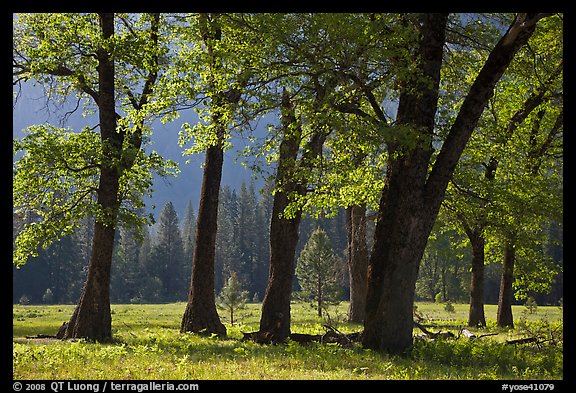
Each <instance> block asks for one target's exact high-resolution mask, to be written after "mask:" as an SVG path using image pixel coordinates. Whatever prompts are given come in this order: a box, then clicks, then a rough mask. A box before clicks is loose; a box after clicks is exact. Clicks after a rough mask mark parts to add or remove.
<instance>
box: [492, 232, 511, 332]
mask: <svg viewBox="0 0 576 393" xmlns="http://www.w3.org/2000/svg"><path fill="white" fill-rule="evenodd" d="M515 260H516V251H515V250H514V245H513V244H512V243H511V242H506V244H505V245H504V262H503V264H502V275H501V276H500V293H499V295H498V312H497V314H496V324H497V325H498V326H503V327H504V326H507V327H512V328H513V327H514V317H513V316H512V296H513V291H512V282H513V280H514V262H515Z"/></svg>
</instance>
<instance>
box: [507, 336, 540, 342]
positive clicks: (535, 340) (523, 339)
mask: <svg viewBox="0 0 576 393" xmlns="http://www.w3.org/2000/svg"><path fill="white" fill-rule="evenodd" d="M534 342H538V339H537V338H536V337H526V338H518V339H516V340H506V344H528V343H534Z"/></svg>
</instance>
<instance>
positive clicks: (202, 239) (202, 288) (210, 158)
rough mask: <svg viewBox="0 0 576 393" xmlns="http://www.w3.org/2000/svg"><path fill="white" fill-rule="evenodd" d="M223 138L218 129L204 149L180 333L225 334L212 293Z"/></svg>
mask: <svg viewBox="0 0 576 393" xmlns="http://www.w3.org/2000/svg"><path fill="white" fill-rule="evenodd" d="M223 141H224V131H223V130H220V132H219V135H218V144H217V145H216V146H212V147H210V148H208V149H207V150H206V159H205V162H204V174H203V177H202V189H201V192H200V206H199V209H198V219H197V224H196V242H195V246H194V256H193V262H192V277H191V279H190V291H189V293H188V303H187V305H186V310H185V311H184V315H183V317H182V324H181V327H180V331H181V332H182V333H184V332H194V333H199V332H203V333H208V334H210V333H215V334H218V335H226V327H225V326H224V324H223V323H222V322H221V321H220V317H219V316H218V312H217V311H216V299H215V295H214V259H215V255H216V232H217V230H218V195H219V194H220V181H221V178H222V165H223V163H224V150H223V148H222V143H223Z"/></svg>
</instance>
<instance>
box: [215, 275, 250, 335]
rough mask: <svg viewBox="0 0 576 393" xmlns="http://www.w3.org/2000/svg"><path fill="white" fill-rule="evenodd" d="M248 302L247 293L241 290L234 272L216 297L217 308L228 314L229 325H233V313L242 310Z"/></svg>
mask: <svg viewBox="0 0 576 393" xmlns="http://www.w3.org/2000/svg"><path fill="white" fill-rule="evenodd" d="M247 300H248V291H245V290H243V289H242V286H241V285H240V281H239V280H238V275H237V274H236V272H232V273H231V274H230V278H228V281H227V282H226V285H224V287H223V288H222V291H221V292H220V296H218V306H219V307H220V308H222V309H224V310H226V311H228V312H229V313H230V323H231V324H232V325H234V312H235V311H237V310H240V309H242V308H244V304H245V303H246V301H247Z"/></svg>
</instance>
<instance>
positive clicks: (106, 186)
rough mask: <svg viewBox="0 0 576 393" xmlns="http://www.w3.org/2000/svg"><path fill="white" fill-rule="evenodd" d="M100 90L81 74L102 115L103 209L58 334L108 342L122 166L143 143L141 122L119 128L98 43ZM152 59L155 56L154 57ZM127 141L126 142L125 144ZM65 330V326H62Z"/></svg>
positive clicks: (103, 18) (106, 30)
mask: <svg viewBox="0 0 576 393" xmlns="http://www.w3.org/2000/svg"><path fill="white" fill-rule="evenodd" d="M151 16H152V23H151V29H150V33H151V40H152V42H153V43H154V44H157V43H158V30H159V23H160V22H159V21H160V14H159V13H156V14H152V15H151ZM99 23H100V28H101V30H102V38H103V39H109V38H111V37H113V35H114V14H113V13H108V14H99ZM96 56H97V59H98V67H97V72H98V91H97V92H95V91H94V90H92V89H91V88H90V87H88V86H87V85H86V84H85V83H84V79H83V78H82V77H79V78H78V79H79V80H78V82H79V83H78V84H79V86H80V89H81V90H82V91H83V92H84V93H86V94H88V95H90V96H91V97H92V98H93V99H94V100H95V101H96V104H97V106H98V115H99V120H100V135H101V140H102V162H101V164H100V179H99V185H98V190H97V195H98V197H97V203H98V204H99V206H100V208H101V210H102V216H101V217H98V218H97V219H96V222H95V224H94V234H93V239H92V252H91V256H90V264H89V267H88V275H87V278H86V282H85V284H84V287H83V288H82V292H81V295H80V300H79V302H78V305H77V306H76V309H75V310H74V313H73V314H72V317H71V318H70V321H69V322H68V324H67V325H66V328H65V331H63V332H59V334H60V335H61V336H62V338H86V339H89V340H97V341H109V340H111V338H112V318H111V315H110V273H111V266H112V252H113V248H114V236H115V233H116V222H117V219H118V213H119V209H120V204H121V197H120V195H119V181H120V177H121V176H122V174H123V173H124V171H126V170H128V169H130V168H131V167H132V166H133V165H134V161H135V159H136V156H137V154H135V151H137V150H139V149H140V148H141V145H142V130H143V127H144V124H143V120H142V123H140V124H137V127H136V130H135V131H133V132H131V133H130V136H129V137H128V139H127V140H125V139H126V132H125V131H124V130H121V129H118V128H117V119H118V118H119V116H118V114H117V113H116V101H115V89H114V83H115V78H116V73H115V67H114V59H113V56H112V54H111V53H110V52H109V51H108V50H106V49H104V48H102V49H100V50H98V52H97V54H96ZM153 59H154V61H155V62H157V61H158V58H157V56H153ZM71 74H73V73H72V72H71V71H70V70H68V69H66V68H62V69H60V70H56V71H54V75H71ZM156 77H157V70H151V71H150V72H149V73H148V75H147V78H146V81H145V82H144V85H143V89H142V94H141V96H140V98H139V99H137V98H136V96H134V95H133V94H132V93H129V97H130V102H131V104H132V106H133V107H134V109H136V110H140V109H142V107H143V106H144V105H145V104H146V103H147V102H148V101H149V98H150V94H151V92H152V87H153V85H154V83H155V82H156ZM126 142H127V143H126ZM62 330H64V329H62Z"/></svg>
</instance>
